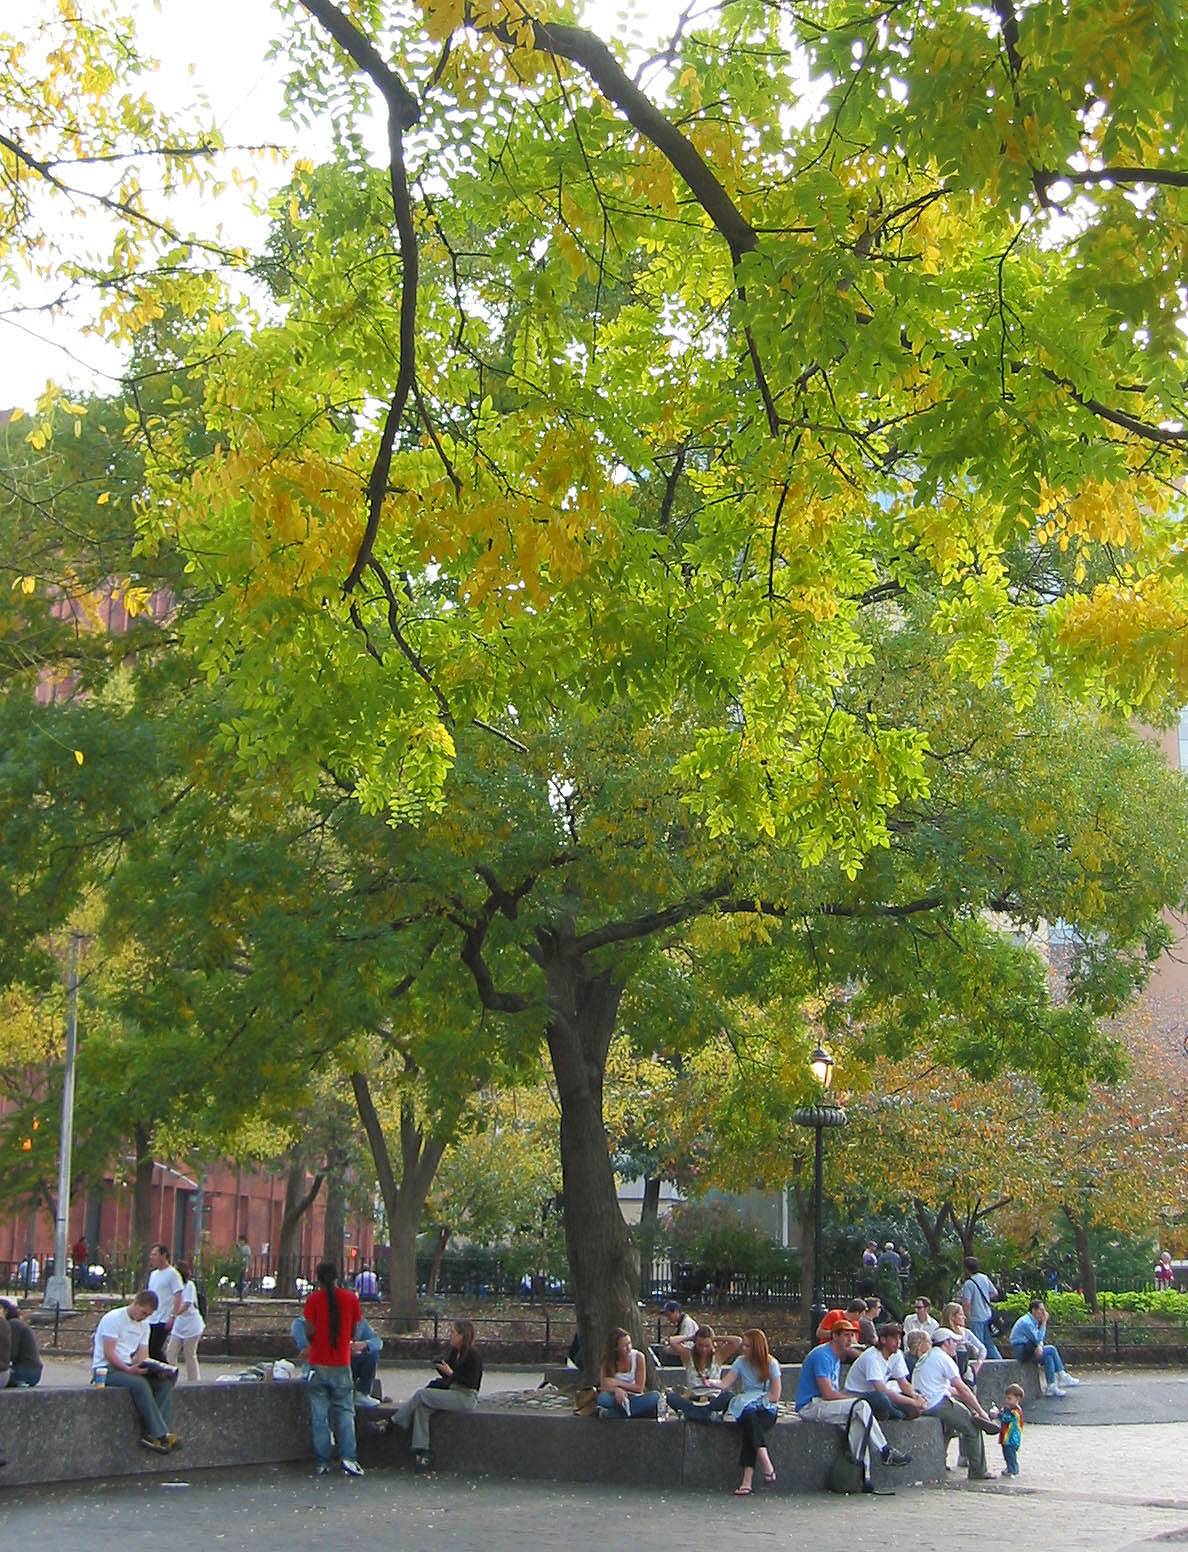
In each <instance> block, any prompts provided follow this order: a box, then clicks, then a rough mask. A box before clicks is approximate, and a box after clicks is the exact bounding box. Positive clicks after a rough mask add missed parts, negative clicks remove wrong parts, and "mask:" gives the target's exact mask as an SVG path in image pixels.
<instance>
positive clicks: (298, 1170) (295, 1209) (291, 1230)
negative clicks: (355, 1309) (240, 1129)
mask: <svg viewBox="0 0 1188 1552" xmlns="http://www.w3.org/2000/svg"><path fill="white" fill-rule="evenodd" d="M305 1173H306V1171H305V1165H304V1164H303V1163H302V1162H301V1161H300V1159H297V1158H294V1159H291V1160H290V1161H289V1167H288V1170H287V1171H286V1172H285V1206H284V1211H283V1212H282V1214H281V1229H280V1249H279V1251H278V1253H277V1260H276V1296H277V1298H278V1299H291V1298H293V1297H294V1295H295V1294H296V1291H297V1274H298V1272H299V1270H300V1268H299V1267H298V1265H297V1244H298V1240H299V1239H300V1235H301V1220H302V1218H304V1216H305V1214H306V1213H307V1212H308V1211H309V1209H310V1208H311V1207H312V1206H313V1204H314V1201H315V1200H316V1198H317V1194H318V1192H319V1191H320V1190H321V1187H322V1180H323V1178H324V1177H323V1176H321V1175H315V1176H314V1182H313V1185H312V1186H310V1188H309V1190H308V1191H307V1190H306V1189H305Z"/></svg>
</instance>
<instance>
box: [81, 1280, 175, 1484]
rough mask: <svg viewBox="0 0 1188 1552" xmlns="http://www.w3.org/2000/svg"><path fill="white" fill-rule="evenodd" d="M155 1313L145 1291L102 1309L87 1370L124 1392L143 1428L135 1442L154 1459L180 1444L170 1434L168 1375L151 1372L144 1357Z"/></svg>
mask: <svg viewBox="0 0 1188 1552" xmlns="http://www.w3.org/2000/svg"><path fill="white" fill-rule="evenodd" d="M156 1309H157V1295H156V1294H155V1293H153V1292H152V1290H151V1289H148V1288H145V1289H144V1290H143V1291H142V1292H140V1293H138V1294H137V1295H136V1297H135V1298H134V1299H133V1300H132V1302H131V1304H129V1305H127V1306H126V1308H124V1309H114V1310H108V1312H107V1314H106V1315H104V1317H103V1319H102V1320H101V1321H100V1322H99V1324H98V1325H97V1326H96V1327H95V1341H94V1344H93V1346H92V1349H91V1369H92V1372H93V1373H94V1374H95V1376H96V1378H97V1377H98V1375H99V1374H100V1373H103V1383H104V1385H105V1386H108V1387H110V1388H111V1389H114V1390H127V1391H130V1392H131V1394H132V1402H133V1405H134V1406H135V1407H136V1410H137V1411H138V1412H139V1413H140V1418H141V1421H142V1422H143V1424H144V1434H143V1435H142V1437H141V1440H140V1442H141V1444H143V1445H144V1447H145V1449H147V1450H155V1451H156V1452H157V1454H159V1455H168V1454H169V1452H170V1450H175V1449H176V1448H177V1446H178V1444H179V1443H180V1442H181V1441H180V1440H179V1439H178V1437H177V1435H176V1434H175V1433H170V1431H169V1423H170V1420H171V1418H172V1416H173V1371H169V1372H167V1373H163V1372H161V1371H159V1370H157V1368H156V1366H155V1365H154V1364H153V1362H152V1360H151V1359H150V1358H149V1350H148V1343H149V1320H150V1318H151V1316H152V1315H153V1314H154V1313H155V1312H156Z"/></svg>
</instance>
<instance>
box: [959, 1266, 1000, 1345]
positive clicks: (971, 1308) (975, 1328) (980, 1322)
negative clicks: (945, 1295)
mask: <svg viewBox="0 0 1188 1552" xmlns="http://www.w3.org/2000/svg"><path fill="white" fill-rule="evenodd" d="M957 1297H958V1299H959V1300H960V1301H961V1307H962V1309H964V1311H965V1318H966V1320H967V1321H968V1322H969V1329H970V1330H971V1331H972V1332H973V1334H974V1336H976V1337H977V1339H978V1341H979V1342H980V1343H981V1344H982V1346H983V1347H984V1348H985V1349H986V1356H987V1357H988V1358H1001V1357H1002V1354H1001V1353H1000V1352H999V1350H998V1348H997V1346H996V1345H995V1342H994V1333H993V1331H991V1329H990V1322H991V1321H992V1320H993V1319H994V1300H995V1299H997V1297H998V1289H997V1288H996V1287H995V1286H994V1284H993V1283H992V1282H991V1281H990V1279H989V1278H988V1277H987V1276H986V1274H985V1272H983V1271H982V1269H981V1267H980V1266H979V1265H978V1259H977V1257H976V1256H966V1258H965V1281H964V1282H963V1283H962V1284H961V1288H960V1291H959V1292H958V1294H957Z"/></svg>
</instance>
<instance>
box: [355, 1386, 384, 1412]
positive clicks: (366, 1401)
mask: <svg viewBox="0 0 1188 1552" xmlns="http://www.w3.org/2000/svg"><path fill="white" fill-rule="evenodd" d="M379 1404H380V1403H379V1402H378V1401H377V1400H376V1399H375V1397H374V1396H365V1395H364V1394H363V1392H362V1391H356V1392H355V1405H356V1406H357V1407H363V1409H364V1410H365V1411H366V1410H367V1409H368V1408H370V1407H377V1406H379Z"/></svg>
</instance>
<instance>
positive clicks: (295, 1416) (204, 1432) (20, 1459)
mask: <svg viewBox="0 0 1188 1552" xmlns="http://www.w3.org/2000/svg"><path fill="white" fill-rule="evenodd" d="M365 1419H366V1413H361V1414H359V1417H358V1419H357V1421H358V1423H359V1424H360V1428H359V1456H360V1459H361V1460H362V1461H363V1463H364V1465H365V1466H375V1467H389V1468H397V1469H409V1468H411V1455H410V1451H409V1442H408V1436H407V1434H406V1433H404V1432H403V1431H402V1430H399V1429H397V1430H394V1431H393V1432H392V1433H380V1432H376V1431H374V1430H371V1429H368V1428H366V1427H365V1426H363V1424H364V1421H365ZM173 1422H174V1428H175V1430H176V1432H177V1433H178V1434H179V1435H180V1436H181V1439H182V1446H181V1448H180V1449H179V1450H178V1451H177V1452H176V1453H175V1454H173V1455H155V1454H152V1453H151V1452H150V1451H148V1450H145V1449H142V1448H141V1447H140V1445H139V1443H138V1442H137V1441H138V1440H139V1437H140V1419H139V1417H138V1416H137V1414H136V1412H135V1409H134V1408H133V1406H132V1403H131V1401H130V1400H129V1398H128V1395H127V1393H126V1392H123V1391H117V1390H105V1389H103V1388H102V1387H99V1386H87V1387H81V1388H79V1389H66V1388H56V1387H49V1388H46V1389H37V1390H15V1391H8V1390H6V1391H3V1392H0V1443H2V1444H3V1449H4V1454H5V1455H6V1456H7V1459H8V1465H7V1467H6V1468H5V1469H4V1470H3V1471H0V1487H17V1486H33V1485H37V1484H40V1483H45V1482H77V1481H87V1480H96V1479H99V1480H110V1479H113V1478H117V1477H126V1476H139V1475H144V1476H156V1477H170V1478H173V1477H178V1476H186V1475H188V1474H189V1473H190V1472H192V1471H195V1470H200V1469H202V1468H203V1467H219V1466H251V1465H275V1464H279V1463H282V1462H287V1461H307V1462H312V1459H313V1449H312V1444H311V1439H310V1427H309V1406H308V1401H307V1397H306V1391H305V1387H304V1386H303V1385H301V1384H292V1383H290V1384H240V1385H217V1384H199V1385H181V1386H179V1387H178V1389H177V1392H176V1394H175V1396H174V1408H173ZM887 1435H888V1438H890V1439H891V1441H892V1442H893V1443H894V1444H896V1445H898V1447H899V1448H900V1449H905V1450H908V1451H909V1452H910V1453H911V1455H912V1464H911V1465H910V1466H908V1467H905V1468H897V1469H891V1468H889V1467H884V1466H883V1465H882V1464H881V1463H879V1464H878V1465H877V1466H876V1474H877V1476H878V1478H879V1480H880V1481H882V1482H885V1483H886V1485H888V1486H893V1487H895V1486H898V1487H901V1488H903V1487H908V1486H911V1485H917V1484H924V1483H934V1482H940V1481H943V1479H944V1468H945V1460H944V1449H943V1444H942V1440H941V1431H940V1426H939V1424H938V1423H937V1422H936V1421H935V1420H933V1419H930V1418H929V1419H924V1420H923V1421H921V1422H916V1423H892V1424H889V1425H888V1426H887ZM432 1441H433V1449H434V1455H435V1459H436V1464H437V1469H438V1470H439V1471H441V1472H443V1473H449V1474H454V1475H459V1476H473V1477H496V1478H500V1477H518V1478H526V1479H530V1480H537V1481H550V1482H600V1483H604V1484H611V1485H617V1484H620V1483H622V1484H624V1485H637V1486H644V1487H655V1488H682V1489H685V1490H690V1489H695V1490H700V1491H709V1492H718V1491H725V1490H726V1489H727V1488H730V1487H733V1486H735V1485H736V1484H737V1482H738V1464H737V1462H738V1447H739V1441H738V1435H737V1433H736V1431H735V1430H734V1429H733V1428H729V1427H726V1426H725V1425H722V1424H698V1423H680V1422H676V1421H669V1422H667V1423H655V1422H650V1421H645V1420H642V1419H637V1420H634V1421H631V1422H628V1421H626V1420H624V1421H623V1422H617V1421H615V1422H605V1423H604V1422H598V1421H596V1420H594V1419H592V1418H584V1417H575V1416H574V1415H573V1414H572V1413H569V1412H549V1411H543V1410H542V1411H534V1410H525V1411H516V1410H514V1409H512V1408H507V1407H497V1406H480V1407H479V1409H478V1410H477V1411H475V1412H442V1413H439V1414H437V1415H436V1416H435V1417H434V1419H433V1424H432ZM840 1441H841V1432H840V1430H839V1429H837V1428H830V1427H828V1426H826V1425H824V1424H821V1423H804V1422H792V1421H789V1422H780V1423H779V1424H777V1426H776V1427H775V1428H773V1429H772V1431H771V1434H770V1436H769V1441H768V1448H769V1449H770V1450H771V1455H772V1460H773V1462H774V1463H775V1467H776V1471H777V1473H778V1475H779V1482H778V1484H777V1487H776V1489H775V1490H776V1491H779V1492H784V1493H797V1492H815V1491H820V1490H821V1489H823V1488H824V1486H825V1479H826V1475H827V1473H828V1470H829V1466H830V1463H831V1462H832V1461H833V1460H834V1459H835V1458H836V1456H837V1453H838V1451H839V1448H840Z"/></svg>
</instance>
